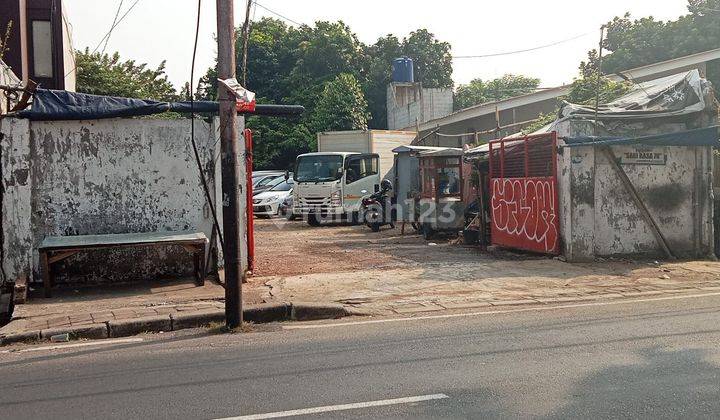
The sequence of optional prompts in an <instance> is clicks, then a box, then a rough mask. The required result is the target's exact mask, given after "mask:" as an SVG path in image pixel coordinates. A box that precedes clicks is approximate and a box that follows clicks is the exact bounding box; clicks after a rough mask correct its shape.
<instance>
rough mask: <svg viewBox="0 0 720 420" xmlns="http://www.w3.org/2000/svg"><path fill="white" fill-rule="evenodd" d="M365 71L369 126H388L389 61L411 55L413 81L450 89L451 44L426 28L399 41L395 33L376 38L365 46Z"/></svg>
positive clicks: (390, 68) (364, 83)
mask: <svg viewBox="0 0 720 420" xmlns="http://www.w3.org/2000/svg"><path fill="white" fill-rule="evenodd" d="M365 56H366V58H367V59H366V64H365V69H366V70H365V74H366V78H365V80H364V82H363V83H362V84H363V91H364V92H365V97H366V98H367V100H368V105H369V108H370V114H371V119H370V124H369V125H370V127H372V128H379V129H383V128H386V127H387V86H388V84H389V83H390V81H391V74H392V61H393V59H395V58H398V57H403V56H405V57H410V58H412V59H413V65H414V67H415V80H416V81H419V82H422V83H423V86H425V87H442V88H450V87H452V86H453V81H452V56H451V54H450V44H448V43H447V42H440V41H438V40H436V39H435V36H434V35H433V34H431V33H430V32H428V31H427V30H425V29H418V30H417V31H415V32H412V33H411V34H410V35H409V36H408V37H406V38H404V39H403V40H402V41H401V40H400V39H398V38H397V37H396V36H394V35H386V36H384V37H382V38H379V39H378V40H377V42H375V43H374V44H373V45H370V46H367V47H365Z"/></svg>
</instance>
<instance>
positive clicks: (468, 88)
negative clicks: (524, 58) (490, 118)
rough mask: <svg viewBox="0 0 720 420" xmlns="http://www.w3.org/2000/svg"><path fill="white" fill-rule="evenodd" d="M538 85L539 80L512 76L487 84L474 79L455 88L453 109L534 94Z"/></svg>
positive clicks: (507, 75) (508, 75)
mask: <svg viewBox="0 0 720 420" xmlns="http://www.w3.org/2000/svg"><path fill="white" fill-rule="evenodd" d="M539 85H540V79H535V78H532V77H526V76H519V75H513V74H506V75H505V76H503V77H501V78H498V79H494V80H490V81H488V82H485V81H483V80H482V79H474V80H472V81H471V82H470V83H468V84H467V85H460V86H459V87H458V88H457V91H456V92H455V101H454V103H455V109H456V110H458V109H464V108H467V107H470V106H473V105H478V104H482V103H487V102H493V101H500V100H503V99H507V98H512V97H514V96H520V95H524V94H527V93H531V92H534V91H535V89H536V88H537V87H538V86H539Z"/></svg>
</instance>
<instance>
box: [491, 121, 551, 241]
mask: <svg viewBox="0 0 720 420" xmlns="http://www.w3.org/2000/svg"><path fill="white" fill-rule="evenodd" d="M490 191H491V202H490V204H491V213H492V214H491V218H492V220H491V240H492V243H493V245H499V246H503V247H508V248H517V249H523V250H527V251H535V252H542V253H547V254H558V253H559V252H560V214H559V209H558V207H559V202H558V191H557V135H556V133H555V132H552V133H547V134H539V135H534V136H527V137H524V138H521V139H512V140H495V141H492V142H490Z"/></svg>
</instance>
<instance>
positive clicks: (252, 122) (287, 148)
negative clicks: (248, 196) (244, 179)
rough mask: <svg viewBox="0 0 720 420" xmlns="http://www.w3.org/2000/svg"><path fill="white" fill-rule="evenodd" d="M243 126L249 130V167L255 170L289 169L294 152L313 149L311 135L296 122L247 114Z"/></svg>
mask: <svg viewBox="0 0 720 420" xmlns="http://www.w3.org/2000/svg"><path fill="white" fill-rule="evenodd" d="M246 127H247V128H249V129H251V130H252V131H253V166H254V167H255V168H257V169H291V168H292V166H293V163H294V162H295V158H296V157H297V155H299V154H302V153H308V152H311V151H314V150H315V148H316V145H315V141H314V139H315V136H314V134H313V133H311V132H310V130H308V128H307V127H306V126H305V124H302V123H299V122H298V121H293V120H285V119H280V118H268V117H250V118H248V119H247V120H246Z"/></svg>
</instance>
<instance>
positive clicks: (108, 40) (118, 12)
mask: <svg viewBox="0 0 720 420" xmlns="http://www.w3.org/2000/svg"><path fill="white" fill-rule="evenodd" d="M124 2H125V0H120V4H119V5H118V8H117V11H115V17H114V18H113V23H112V25H110V28H114V27H115V26H116V25H117V20H118V16H120V10H121V9H122V5H123V3H124ZM108 42H110V37H109V36H108V37H106V38H105V45H103V49H102V52H101V53H100V54H101V55H102V54H105V49H106V48H107V44H108Z"/></svg>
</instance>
